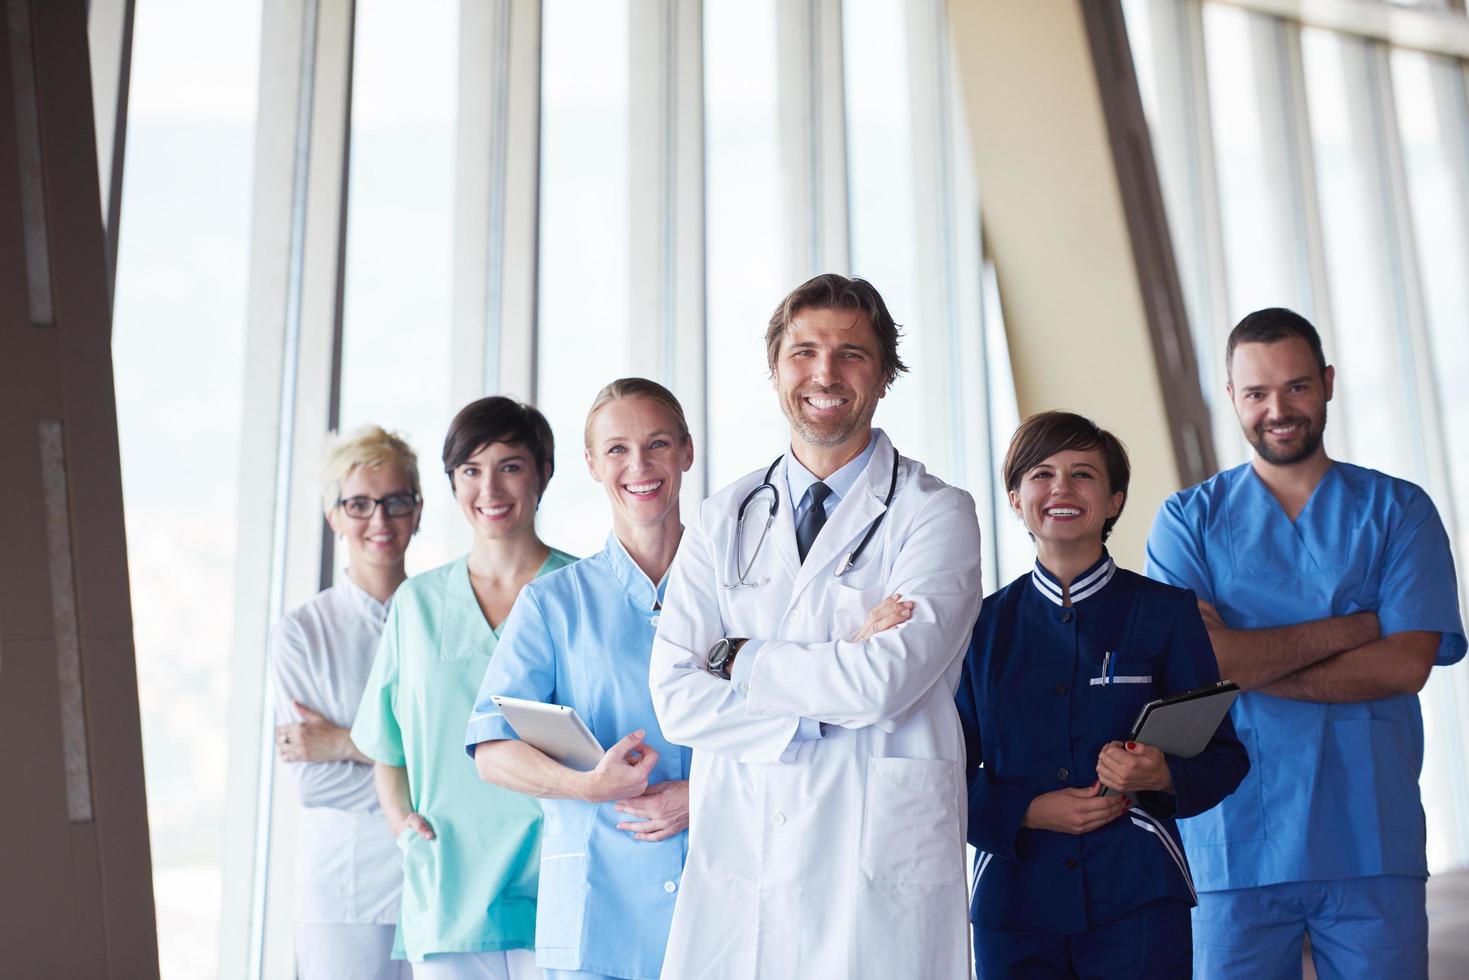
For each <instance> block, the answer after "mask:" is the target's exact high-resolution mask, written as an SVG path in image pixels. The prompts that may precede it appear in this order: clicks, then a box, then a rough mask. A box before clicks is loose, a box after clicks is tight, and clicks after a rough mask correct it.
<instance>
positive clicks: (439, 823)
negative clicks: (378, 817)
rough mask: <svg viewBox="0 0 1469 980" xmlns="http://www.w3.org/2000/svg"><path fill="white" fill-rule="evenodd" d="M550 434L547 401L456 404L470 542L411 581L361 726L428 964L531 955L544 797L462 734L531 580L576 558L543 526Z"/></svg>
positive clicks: (417, 956)
mask: <svg viewBox="0 0 1469 980" xmlns="http://www.w3.org/2000/svg"><path fill="white" fill-rule="evenodd" d="M553 450H554V444H553V440H552V436H551V427H550V426H549V425H548V424H547V423H546V419H545V417H544V416H543V415H541V413H540V412H538V411H536V410H535V409H534V408H532V407H530V406H529V405H524V404H521V403H520V402H517V401H514V400H512V399H509V398H502V397H498V396H496V397H491V398H481V399H479V400H478V401H475V402H471V403H470V404H469V405H466V406H465V407H464V408H463V409H462V410H461V411H460V412H459V414H458V415H456V416H455V417H454V421H453V422H451V423H450V424H449V433H448V436H447V437H446V438H445V439H444V452H443V461H444V472H445V473H447V474H448V477H449V485H450V487H452V489H453V491H454V497H455V499H456V501H457V502H458V504H459V509H460V511H461V512H462V513H463V515H464V519H465V521H466V522H468V524H469V528H470V531H471V534H472V537H471V544H470V548H469V553H468V554H467V555H466V556H464V557H463V558H459V559H457V560H455V561H452V562H450V563H449V564H447V565H443V566H441V567H439V568H436V569H433V570H432V571H428V572H424V573H423V574H421V575H415V576H414V577H413V578H410V579H409V580H408V581H406V582H404V583H403V585H402V586H401V587H400V588H399V590H398V593H397V595H396V596H395V597H394V599H393V608H392V611H391V613H390V614H389V616H388V620H387V624H386V626H385V627H384V629H383V637H382V641H381V643H380V644H379V645H378V652H377V658H376V660H375V661H374V663H373V668H372V675H371V677H370V678H369V679H368V682H367V690H366V691H365V693H364V694H363V696H362V704H361V707H360V708H359V709H358V712H357V720H356V722H355V723H354V725H353V727H352V741H353V742H354V743H356V744H357V746H358V747H359V748H360V749H361V750H362V752H363V753H364V754H365V755H367V756H368V757H369V758H371V759H372V760H374V762H375V766H374V775H375V779H376V782H377V790H378V799H379V800H380V801H381V802H382V807H383V811H384V813H385V814H386V815H387V819H388V824H389V826H390V827H391V829H392V831H393V835H394V837H395V838H396V839H397V842H398V847H399V848H400V849H401V851H402V852H403V856H402V866H403V901H402V910H401V913H400V915H399V917H398V949H397V951H396V955H399V956H404V957H406V958H407V959H409V960H411V961H412V963H413V975H414V977H415V978H416V980H425V978H436V980H437V978H455V980H457V978H469V977H474V978H510V977H520V976H526V975H528V974H529V971H530V970H531V969H533V967H532V966H531V955H530V953H529V952H527V951H528V950H530V949H533V948H534V946H535V928H536V870H537V864H538V849H537V845H538V841H539V836H540V826H541V807H540V804H539V803H538V802H537V801H536V800H534V799H531V798H529V797H526V796H522V795H520V794H519V793H512V792H510V791H509V790H505V789H501V788H500V787H498V786H490V785H487V784H485V783H483V782H481V781H480V780H479V778H478V777H477V776H476V774H475V771H474V766H473V765H472V764H470V762H469V761H468V760H466V759H465V758H464V749H463V747H462V746H463V744H464V719H465V718H467V717H469V713H470V710H471V708H472V707H473V705H474V697H475V691H476V690H478V688H479V682H480V679H481V678H482V677H484V674H485V669H486V668H487V667H488V666H489V664H490V661H491V657H492V656H493V655H494V652H495V647H496V645H497V643H498V641H499V637H500V632H501V630H502V628H503V627H504V625H505V619H506V617H507V616H509V614H510V608H511V606H513V605H514V603H515V599H516V597H517V596H518V595H519V594H520V590H521V589H522V588H523V587H524V586H525V585H526V584H527V583H528V582H530V581H532V580H533V579H535V578H537V577H539V576H541V575H544V574H546V573H547V572H550V571H554V570H555V569H557V568H561V567H562V566H564V565H569V564H571V563H572V562H573V561H575V559H574V558H572V556H570V555H568V554H566V553H564V552H561V551H557V550H556V549H554V548H550V547H547V546H546V545H545V543H543V542H542V541H541V539H540V538H539V537H538V536H537V535H536V526H535V517H536V508H537V506H538V505H539V504H540V500H541V495H542V494H543V493H545V490H546V484H547V483H548V482H549V481H550V479H551V473H552V469H553V455H552V454H553Z"/></svg>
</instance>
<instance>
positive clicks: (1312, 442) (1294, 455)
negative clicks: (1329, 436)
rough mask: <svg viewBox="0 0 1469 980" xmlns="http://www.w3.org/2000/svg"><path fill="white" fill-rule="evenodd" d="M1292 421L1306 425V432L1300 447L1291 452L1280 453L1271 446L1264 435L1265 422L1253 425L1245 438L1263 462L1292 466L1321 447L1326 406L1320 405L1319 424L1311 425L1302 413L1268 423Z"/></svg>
mask: <svg viewBox="0 0 1469 980" xmlns="http://www.w3.org/2000/svg"><path fill="white" fill-rule="evenodd" d="M1294 422H1301V423H1303V424H1304V425H1305V427H1306V434H1305V435H1304V436H1302V437H1301V444H1300V448H1298V449H1295V450H1293V451H1291V452H1288V453H1281V452H1277V451H1276V450H1275V449H1273V448H1271V446H1270V441H1269V439H1268V438H1267V437H1266V435H1265V428H1266V424H1265V423H1264V422H1261V423H1260V424H1259V425H1257V426H1255V429H1254V431H1253V432H1252V433H1250V434H1249V435H1248V436H1247V438H1248V439H1249V440H1250V445H1251V446H1254V447H1255V452H1256V453H1258V454H1259V456H1260V458H1261V459H1263V460H1264V461H1265V462H1267V463H1270V464H1272V465H1274V466H1293V465H1295V464H1296V463H1299V462H1301V461H1302V460H1306V459H1310V458H1311V456H1312V455H1314V454H1315V452H1316V450H1318V449H1320V448H1321V436H1322V434H1323V433H1324V432H1325V431H1326V406H1325V405H1323V406H1321V423H1320V424H1319V425H1312V424H1311V423H1312V420H1311V419H1308V418H1306V417H1305V416H1304V415H1296V416H1292V417H1290V418H1285V419H1274V420H1272V421H1271V423H1270V424H1271V425H1282V424H1284V425H1290V424H1291V423H1294Z"/></svg>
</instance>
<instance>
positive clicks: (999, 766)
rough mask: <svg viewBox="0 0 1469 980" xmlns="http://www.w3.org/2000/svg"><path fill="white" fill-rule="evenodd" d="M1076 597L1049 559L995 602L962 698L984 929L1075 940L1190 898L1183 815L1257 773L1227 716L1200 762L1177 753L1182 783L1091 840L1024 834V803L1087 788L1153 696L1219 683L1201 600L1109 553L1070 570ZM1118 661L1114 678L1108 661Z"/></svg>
mask: <svg viewBox="0 0 1469 980" xmlns="http://www.w3.org/2000/svg"><path fill="white" fill-rule="evenodd" d="M1071 599H1072V605H1071V606H1069V607H1065V606H1062V605H1061V589H1060V586H1059V584H1058V583H1057V582H1056V580H1055V579H1054V577H1052V576H1051V575H1050V573H1048V572H1047V571H1046V570H1045V569H1044V568H1042V567H1041V565H1040V563H1039V562H1037V563H1036V568H1035V571H1034V572H1033V573H1030V574H1027V575H1025V576H1022V577H1021V578H1018V579H1016V580H1015V581H1014V582H1011V583H1010V584H1009V585H1007V586H1005V587H1004V588H1003V589H1000V590H999V591H998V592H996V593H994V594H993V595H991V596H988V597H987V598H986V599H985V600H984V605H983V607H982V609H981V611H980V614H979V621H978V622H977V623H976V624H975V626H974V634H973V637H972V638H971V640H970V644H969V652H968V654H967V655H966V656H965V659H964V673H963V677H962V678H961V680H960V682H959V691H958V695H957V702H958V707H959V716H960V719H961V720H962V721H963V724H964V738H965V753H966V764H965V767H966V773H967V777H968V782H969V833H968V836H969V842H970V843H971V844H973V845H974V846H975V847H976V848H977V849H978V850H979V854H978V855H977V858H976V862H975V875H976V880H975V883H974V897H973V901H972V903H971V905H970V919H971V920H972V921H973V922H975V923H986V924H992V925H998V926H1011V927H1015V926H1022V927H1026V928H1032V929H1045V930H1048V931H1052V932H1061V933H1079V932H1084V931H1086V930H1087V929H1088V928H1090V927H1091V926H1095V925H1098V924H1100V923H1103V922H1106V921H1108V920H1109V919H1112V918H1115V917H1117V916H1119V915H1121V914H1123V913H1124V912H1128V911H1130V910H1132V909H1134V908H1136V907H1138V906H1140V905H1143V904H1144V903H1146V902H1150V901H1152V900H1154V899H1157V898H1162V897H1165V896H1172V897H1175V898H1180V899H1182V900H1184V901H1186V902H1189V903H1190V904H1192V903H1193V902H1194V901H1195V895H1194V891H1193V885H1192V881H1191V879H1190V876H1189V873H1188V863H1187V861H1186V859H1185V857H1184V853H1183V845H1182V843H1181V842H1180V840H1179V836H1178V830H1177V828H1176V827H1175V826H1174V821H1173V818H1174V817H1190V816H1193V815H1195V814H1198V813H1202V812H1203V811H1205V810H1208V809H1209V808H1210V807H1213V806H1214V805H1215V804H1217V803H1218V802H1219V801H1220V800H1222V799H1223V798H1224V797H1226V796H1228V795H1229V794H1230V793H1232V792H1233V791H1234V789H1235V787H1236V786H1238V785H1239V783H1240V780H1242V779H1243V778H1244V776H1245V773H1247V772H1248V771H1249V767H1250V763H1249V759H1248V757H1247V756H1246V754H1245V750H1244V746H1242V745H1241V744H1240V742H1239V739H1238V738H1236V737H1235V733H1234V726H1233V725H1232V724H1231V723H1230V722H1229V719H1228V718H1226V719H1225V721H1224V724H1223V725H1221V726H1220V728H1219V731H1218V732H1217V733H1216V734H1215V736H1214V738H1213V740H1212V741H1211V742H1210V743H1209V746H1208V747H1207V748H1206V749H1205V750H1204V751H1203V752H1202V753H1200V754H1199V755H1198V756H1196V757H1195V758H1192V759H1182V758H1177V757H1174V756H1168V757H1167V760H1168V768H1169V771H1170V773H1171V774H1172V776H1173V786H1174V790H1175V792H1174V793H1172V794H1168V793H1140V794H1138V800H1137V804H1138V805H1137V806H1135V807H1133V808H1132V810H1131V811H1130V812H1128V813H1125V814H1123V816H1122V817H1120V818H1118V819H1117V820H1114V821H1113V822H1112V823H1110V824H1108V825H1106V826H1104V827H1100V828H1098V829H1096V830H1094V831H1091V832H1090V833H1087V834H1082V835H1074V834H1063V833H1057V832H1054V831H1047V830H1035V829H1031V828H1023V827H1021V825H1020V823H1021V820H1022V819H1023V818H1024V816H1025V811H1026V809H1027V808H1028V807H1029V806H1030V802H1031V800H1033V799H1034V798H1035V797H1037V796H1039V795H1040V794H1042V793H1046V792H1049V791H1051V790H1054V789H1061V788H1064V787H1068V786H1069V787H1087V786H1091V785H1092V784H1093V783H1094V782H1095V781H1096V778H1097V770H1096V764H1097V756H1098V754H1099V753H1100V752H1101V750H1102V746H1103V745H1105V744H1106V743H1107V742H1109V741H1112V740H1114V739H1118V740H1125V739H1126V738H1127V737H1128V735H1129V734H1130V733H1131V730H1132V726H1133V723H1134V722H1135V721H1136V720H1137V715H1138V711H1139V710H1140V709H1141V708H1142V706H1143V705H1144V704H1146V703H1147V702H1149V701H1152V700H1154V699H1157V698H1160V697H1166V696H1168V695H1170V694H1177V693H1180V692H1182V691H1187V690H1190V689H1192V688H1195V687H1201V686H1203V685H1204V684H1208V683H1211V682H1213V681H1216V680H1218V679H1219V668H1218V664H1217V662H1216V661H1215V659H1214V650H1213V647H1212V646H1211V645H1210V642H1209V635H1208V633H1207V632H1206V631H1205V629H1204V623H1203V620H1202V619H1201V618H1200V616H1199V610H1198V605H1197V603H1196V601H1195V599H1194V594H1193V593H1192V592H1189V591H1187V590H1184V589H1176V588H1173V587H1172V586H1168V585H1163V584H1161V583H1159V582H1154V581H1153V580H1151V579H1147V578H1144V577H1143V576H1141V575H1137V574H1135V573H1133V572H1129V571H1126V570H1124V569H1121V568H1117V567H1116V565H1115V564H1113V562H1112V560H1111V558H1110V557H1109V556H1107V555H1106V554H1103V556H1102V559H1101V560H1100V561H1099V562H1098V563H1097V564H1096V565H1094V566H1092V568H1090V569H1088V570H1087V571H1086V572H1084V573H1083V574H1081V575H1079V576H1077V578H1076V580H1075V582H1073V584H1072V588H1071ZM1108 653H1110V654H1111V655H1112V660H1113V661H1115V663H1114V664H1113V667H1112V670H1111V671H1110V673H1111V675H1112V677H1111V682H1110V683H1103V682H1102V681H1103V680H1104V679H1105V678H1106V675H1105V674H1104V672H1103V662H1104V657H1105V655H1106V654H1108Z"/></svg>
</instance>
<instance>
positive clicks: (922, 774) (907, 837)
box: [862, 758, 964, 885]
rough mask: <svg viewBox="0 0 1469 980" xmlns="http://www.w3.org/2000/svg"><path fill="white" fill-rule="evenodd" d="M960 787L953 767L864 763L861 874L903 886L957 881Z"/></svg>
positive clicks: (928, 762) (926, 762) (927, 762)
mask: <svg viewBox="0 0 1469 980" xmlns="http://www.w3.org/2000/svg"><path fill="white" fill-rule="evenodd" d="M959 787H960V778H959V764H958V763H957V762H949V761H947V760H945V759H891V758H872V759H868V760H867V791H866V798H865V804H864V807H863V814H862V873H863V874H864V875H865V876H866V877H867V878H868V879H869V880H871V881H881V882H893V883H897V884H903V885H949V884H953V883H954V882H956V881H962V879H963V877H964V849H963V847H962V841H963V837H964V835H963V830H962V828H961V827H960V825H959Z"/></svg>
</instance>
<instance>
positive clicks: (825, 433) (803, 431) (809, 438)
mask: <svg viewBox="0 0 1469 980" xmlns="http://www.w3.org/2000/svg"><path fill="white" fill-rule="evenodd" d="M810 394H813V392H806V393H805V394H802V395H797V396H795V404H794V405H788V406H787V408H786V418H787V419H789V420H790V423H791V428H793V429H795V430H796V434H797V435H798V436H800V437H801V441H802V442H805V443H806V444H807V445H811V446H823V447H829V446H840V445H841V444H842V443H844V442H846V441H847V440H848V439H850V438H852V436H853V435H854V434H855V433H856V432H857V430H859V429H862V428H864V426H870V425H871V419H870V418H868V419H865V420H864V419H863V418H862V415H861V413H859V412H853V413H851V414H850V415H848V416H846V417H845V418H842V419H833V420H832V421H830V422H813V421H812V420H811V419H808V418H807V417H806V416H805V414H804V413H803V412H802V411H801V409H802V407H803V406H804V405H805V404H806V403H805V401H804V399H805V397H806V396H807V395H810ZM822 394H826V392H823V393H822ZM830 394H834V395H835V394H837V393H836V392H830ZM839 397H846V396H845V395H843V396H839Z"/></svg>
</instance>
